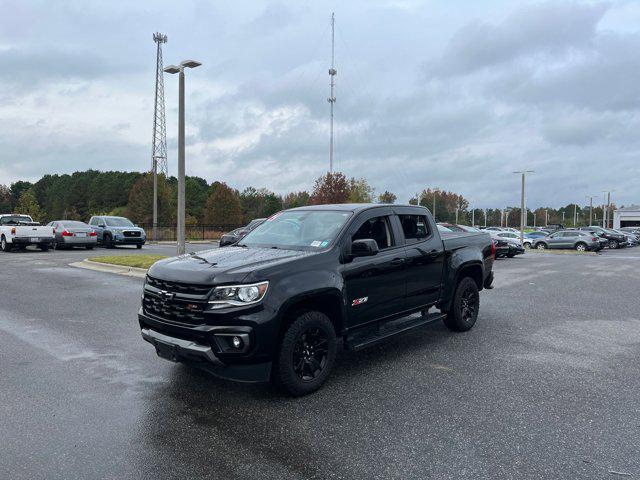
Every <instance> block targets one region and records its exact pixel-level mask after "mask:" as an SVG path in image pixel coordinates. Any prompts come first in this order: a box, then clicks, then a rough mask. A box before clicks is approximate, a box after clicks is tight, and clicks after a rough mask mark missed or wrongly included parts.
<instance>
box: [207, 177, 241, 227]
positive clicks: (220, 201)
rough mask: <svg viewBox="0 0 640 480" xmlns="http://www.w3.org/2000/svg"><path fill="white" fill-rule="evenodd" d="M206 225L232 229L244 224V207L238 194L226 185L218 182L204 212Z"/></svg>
mask: <svg viewBox="0 0 640 480" xmlns="http://www.w3.org/2000/svg"><path fill="white" fill-rule="evenodd" d="M204 223H205V224H207V225H217V226H221V227H222V226H224V227H225V228H226V227H231V226H240V225H241V224H242V205H241V203H240V198H239V195H238V193H237V192H236V191H235V190H233V189H231V188H230V187H228V186H227V185H226V184H225V183H222V182H216V185H215V188H214V189H213V193H211V195H209V198H208V199H207V203H206V205H205V211H204Z"/></svg>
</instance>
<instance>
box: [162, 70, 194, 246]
mask: <svg viewBox="0 0 640 480" xmlns="http://www.w3.org/2000/svg"><path fill="white" fill-rule="evenodd" d="M200 65H202V64H201V63H200V62H196V61H195V60H184V61H183V62H180V65H179V66H176V65H169V66H168V67H166V68H165V69H164V71H165V72H166V73H171V74H173V73H179V74H180V75H179V82H178V232H177V236H178V255H183V254H184V252H185V238H184V237H185V224H184V223H185V202H184V198H185V193H184V183H185V179H184V69H185V67H186V68H196V67H199V66H200Z"/></svg>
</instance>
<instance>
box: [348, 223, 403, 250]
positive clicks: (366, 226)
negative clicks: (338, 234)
mask: <svg viewBox="0 0 640 480" xmlns="http://www.w3.org/2000/svg"><path fill="white" fill-rule="evenodd" d="M366 238H370V239H373V240H375V241H376V243H377V244H378V249H379V250H384V249H385V248H389V247H392V246H394V245H395V244H394V241H393V235H392V234H391V227H390V224H389V217H388V216H384V217H374V218H370V219H369V220H365V221H364V223H363V224H362V225H361V226H360V228H358V230H357V231H356V233H354V234H353V236H352V237H351V240H352V241H353V240H363V239H366Z"/></svg>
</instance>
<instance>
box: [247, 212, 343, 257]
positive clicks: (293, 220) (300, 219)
mask: <svg viewBox="0 0 640 480" xmlns="http://www.w3.org/2000/svg"><path fill="white" fill-rule="evenodd" d="M350 216H351V212H341V211H328V210H324V211H322V210H291V211H285V212H280V213H276V214H275V215H273V216H271V217H270V218H268V219H267V220H266V221H265V222H264V223H263V224H262V225H260V226H259V227H256V229H255V230H253V231H251V232H250V233H249V234H248V235H247V236H246V237H244V238H243V239H242V242H241V243H240V244H239V246H248V247H271V248H283V249H291V250H321V249H323V248H326V247H327V246H329V245H330V244H331V243H332V242H333V241H334V240H335V238H336V235H338V232H339V231H340V229H341V228H342V226H343V225H344V224H345V223H346V221H347V220H348V219H349V217H350Z"/></svg>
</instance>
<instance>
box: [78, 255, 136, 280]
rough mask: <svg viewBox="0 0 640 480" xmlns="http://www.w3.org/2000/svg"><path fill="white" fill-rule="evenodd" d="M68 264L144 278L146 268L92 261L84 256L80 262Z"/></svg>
mask: <svg viewBox="0 0 640 480" xmlns="http://www.w3.org/2000/svg"><path fill="white" fill-rule="evenodd" d="M69 266H71V267H76V268H84V269H86V270H94V271H96V272H106V273H115V274H117V275H126V276H128V277H136V278H144V277H145V276H146V275H147V270H146V269H144V268H137V267H125V266H122V265H111V264H110V263H102V262H94V261H93V260H90V259H88V258H85V259H84V260H83V261H81V262H73V263H70V264H69Z"/></svg>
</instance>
